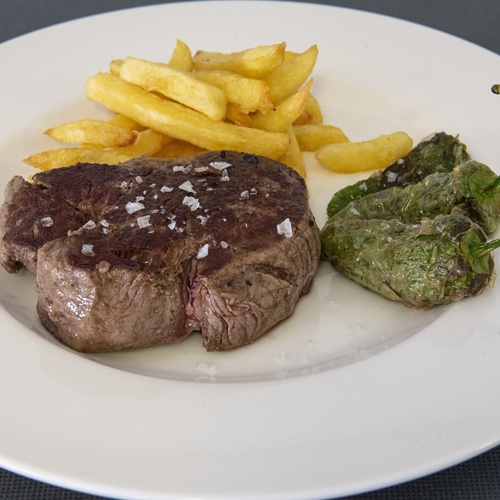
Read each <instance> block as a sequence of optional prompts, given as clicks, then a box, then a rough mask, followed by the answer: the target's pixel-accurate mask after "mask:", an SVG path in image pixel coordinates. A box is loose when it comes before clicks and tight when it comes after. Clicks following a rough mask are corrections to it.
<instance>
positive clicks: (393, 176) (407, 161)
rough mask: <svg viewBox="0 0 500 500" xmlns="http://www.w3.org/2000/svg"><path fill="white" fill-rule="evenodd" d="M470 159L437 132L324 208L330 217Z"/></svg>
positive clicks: (458, 145)
mask: <svg viewBox="0 0 500 500" xmlns="http://www.w3.org/2000/svg"><path fill="white" fill-rule="evenodd" d="M469 159H470V156H469V154H468V153H467V150H466V146H465V145H464V144H462V143H461V142H460V141H459V140H458V138H456V137H453V136H451V135H448V134H445V133H444V132H440V133H437V134H434V135H433V136H432V137H431V138H430V139H428V140H424V141H422V142H420V143H419V144H417V145H416V146H415V147H414V148H413V149H412V150H411V151H410V153H409V154H408V155H407V156H405V157H404V158H401V159H400V160H398V161H397V162H395V163H393V164H392V165H390V166H389V167H387V168H386V169H385V170H383V171H380V172H375V173H374V174H372V175H371V176H370V177H368V178H367V179H364V180H362V181H359V182H357V183H355V184H353V185H351V186H347V187H345V188H344V189H341V190H339V191H337V193H335V194H334V196H333V197H332V199H331V200H330V202H329V204H328V207H327V215H328V217H331V216H333V215H335V214H336V213H337V212H339V211H340V210H342V209H343V208H344V207H346V206H347V205H348V204H349V203H350V202H351V201H353V200H357V199H360V198H363V197H364V196H366V195H368V194H371V193H376V192H379V191H382V190H384V189H388V188H390V187H394V186H400V187H403V186H407V185H410V184H415V183H417V182H420V181H421V180H422V179H424V178H425V177H426V176H428V175H430V174H432V173H436V172H450V171H451V170H453V168H455V167H456V166H457V165H459V164H460V163H463V162H464V161H467V160H469Z"/></svg>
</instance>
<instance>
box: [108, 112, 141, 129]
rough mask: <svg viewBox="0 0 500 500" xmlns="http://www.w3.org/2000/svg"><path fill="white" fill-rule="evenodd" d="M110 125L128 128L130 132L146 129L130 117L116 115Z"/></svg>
mask: <svg viewBox="0 0 500 500" xmlns="http://www.w3.org/2000/svg"><path fill="white" fill-rule="evenodd" d="M109 122H110V123H115V124H116V125H120V126H121V127H125V128H128V129H130V130H137V131H139V132H140V131H142V130H144V129H145V128H146V127H143V126H142V125H139V124H138V123H137V122H136V121H134V120H132V119H131V118H129V117H128V116H125V115H121V114H116V115H115V116H113V117H112V118H110V119H109Z"/></svg>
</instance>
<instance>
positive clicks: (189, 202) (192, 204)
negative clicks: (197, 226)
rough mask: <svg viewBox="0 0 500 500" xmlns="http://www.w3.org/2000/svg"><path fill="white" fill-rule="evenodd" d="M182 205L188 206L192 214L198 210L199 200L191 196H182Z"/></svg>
mask: <svg viewBox="0 0 500 500" xmlns="http://www.w3.org/2000/svg"><path fill="white" fill-rule="evenodd" d="M182 204H183V205H186V206H188V207H189V208H190V209H191V210H192V211H193V212H194V211H195V210H196V209H197V208H200V202H199V200H198V199H197V198H193V197H192V196H184V199H183V200H182Z"/></svg>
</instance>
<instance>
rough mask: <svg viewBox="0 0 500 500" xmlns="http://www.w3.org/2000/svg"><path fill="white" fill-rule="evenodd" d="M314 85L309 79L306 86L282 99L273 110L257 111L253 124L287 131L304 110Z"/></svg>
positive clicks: (264, 128)
mask: <svg viewBox="0 0 500 500" xmlns="http://www.w3.org/2000/svg"><path fill="white" fill-rule="evenodd" d="M312 86H313V81H312V80H309V82H308V83H307V84H306V85H304V87H302V88H301V89H300V90H298V91H297V92H296V93H295V94H292V95H291V96H290V97H288V98H287V99H285V100H284V101H282V102H281V103H280V104H279V105H278V106H276V107H275V108H274V109H273V110H272V111H269V112H268V113H265V114H262V113H256V114H255V115H254V116H253V117H252V126H253V127H255V128H260V129H262V130H268V131H269V132H285V131H287V130H288V128H289V126H290V125H292V124H293V122H294V121H295V120H296V119H297V118H298V117H299V116H300V115H301V114H302V112H303V111H304V108H305V105H306V102H307V97H308V96H309V94H310V92H311V89H312Z"/></svg>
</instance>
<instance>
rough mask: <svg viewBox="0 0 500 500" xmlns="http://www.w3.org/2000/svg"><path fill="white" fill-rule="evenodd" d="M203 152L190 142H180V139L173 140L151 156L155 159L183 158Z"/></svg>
mask: <svg viewBox="0 0 500 500" xmlns="http://www.w3.org/2000/svg"><path fill="white" fill-rule="evenodd" d="M202 151H205V150H204V149H202V148H199V147H198V146H195V145H194V144H191V143H190V142H186V141H181V140H180V139H173V140H172V141H170V142H168V143H167V144H165V145H164V146H163V147H162V148H161V149H160V150H159V151H157V152H156V153H155V154H154V155H153V156H155V157H157V158H182V157H183V156H193V155H195V154H197V153H201V152H202Z"/></svg>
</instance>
